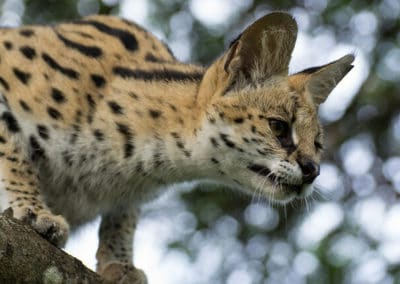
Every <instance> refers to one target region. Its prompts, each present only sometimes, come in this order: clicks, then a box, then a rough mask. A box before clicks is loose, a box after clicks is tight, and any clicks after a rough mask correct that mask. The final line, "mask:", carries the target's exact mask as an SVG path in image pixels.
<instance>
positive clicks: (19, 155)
mask: <svg viewBox="0 0 400 284" xmlns="http://www.w3.org/2000/svg"><path fill="white" fill-rule="evenodd" d="M0 33H1V37H0V38H1V42H0V89H1V102H0V116H1V119H0V173H1V182H2V183H1V187H0V192H1V196H2V202H3V207H4V208H7V207H11V208H12V210H13V213H14V216H15V217H16V218H18V219H22V220H25V221H27V222H29V223H30V224H31V225H32V226H33V228H35V229H36V231H37V232H39V233H40V234H42V235H43V236H44V237H45V238H47V239H48V240H49V241H50V242H52V243H54V244H55V245H57V246H59V247H62V246H63V245H64V244H65V241H66V240H67V236H68V232H69V230H70V228H75V227H77V226H79V225H81V224H83V223H85V222H88V221H90V220H92V219H93V218H95V217H96V216H98V215H101V217H102V221H101V227H100V233H99V237H100V245H99V248H98V251H97V260H98V265H97V271H98V272H99V273H100V274H101V275H102V276H103V277H104V278H105V279H108V280H111V281H114V282H120V283H146V282H147V281H146V277H145V275H144V273H143V272H142V271H141V270H139V269H136V268H135V267H134V265H133V264H132V242H133V234H134V230H135V226H136V223H137V217H138V213H139V210H140V207H141V205H142V204H143V203H145V202H146V201H148V200H150V199H152V198H154V197H156V196H158V195H160V194H161V193H162V192H163V189H164V188H165V186H166V185H169V184H172V183H179V182H182V181H187V180H203V179H208V180H213V181H215V182H218V183H221V184H224V185H227V186H229V187H231V188H233V189H239V190H242V191H244V192H248V193H250V194H252V193H254V192H257V193H258V194H261V195H262V196H264V197H266V198H268V199H270V200H273V201H275V202H281V203H285V202H289V201H291V200H293V199H294V198H302V197H304V196H306V195H307V194H309V193H310V192H311V191H312V183H313V181H314V179H315V178H316V177H317V176H318V174H319V162H320V157H321V152H322V145H323V139H322V128H321V125H320V123H319V121H318V118H317V110H318V106H319V105H320V104H321V103H322V102H324V100H325V99H326V98H327V96H328V95H329V93H330V92H331V91H332V89H333V88H334V87H335V86H336V85H337V84H338V83H339V82H340V80H341V79H342V78H343V77H344V76H345V75H346V74H347V73H348V72H349V71H350V70H351V68H352V65H351V63H352V62H353V60H354V57H353V56H352V55H346V56H344V57H342V58H340V59H339V60H337V61H334V62H331V63H329V64H327V65H324V66H320V67H313V68H309V69H306V70H304V71H302V72H299V73H296V74H293V75H288V65H289V61H290V57H291V53H292V50H293V47H294V45H295V41H296V35H297V24H296V22H295V20H294V19H293V17H292V16H290V15H288V14H286V13H282V12H276V13H272V14H269V15H266V16H264V17H262V18H260V19H259V20H257V21H255V22H254V23H253V24H251V25H250V26H249V27H247V28H246V29H245V30H244V31H243V33H242V34H241V35H240V36H239V37H238V38H237V39H236V40H235V41H234V42H233V43H232V44H231V46H230V47H229V48H228V49H227V50H226V52H225V53H223V55H222V56H221V57H219V58H218V59H217V60H215V61H214V62H213V63H212V64H211V65H210V66H208V67H207V68H203V67H200V66H196V65H190V64H184V63H181V62H179V61H177V59H175V57H174V56H173V55H172V53H171V52H170V50H169V49H168V47H167V46H166V45H165V44H163V43H162V42H161V41H159V40H158V39H156V38H155V37H154V36H153V35H151V34H150V33H149V32H147V31H146V30H144V29H142V28H141V27H139V26H138V25H136V24H134V23H131V22H128V21H126V20H123V19H119V18H116V17H111V16H90V17H87V18H83V19H81V20H78V21H74V22H69V23H62V24H58V25H55V26H23V27H20V28H16V29H1V30H0Z"/></svg>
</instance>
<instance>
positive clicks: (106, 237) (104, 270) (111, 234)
mask: <svg viewBox="0 0 400 284" xmlns="http://www.w3.org/2000/svg"><path fill="white" fill-rule="evenodd" d="M137 217H138V210H136V209H135V208H130V209H127V210H121V209H120V208H118V209H115V210H114V211H112V212H109V213H108V214H104V215H103V216H102V220H101V225H100V231H99V239H100V240H99V248H98V250H97V254H96V258H97V272H98V273H99V274H100V275H101V276H102V277H103V278H104V279H105V280H107V281H110V282H112V283H124V284H125V283H126V284H128V283H133V284H146V283H147V279H146V275H145V274H144V272H143V271H142V270H140V269H137V268H136V267H135V266H134V265H133V263H132V261H133V260H132V245H133V235H134V232H135V228H136V223H137Z"/></svg>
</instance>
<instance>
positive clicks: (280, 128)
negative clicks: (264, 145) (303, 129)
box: [269, 119, 289, 138]
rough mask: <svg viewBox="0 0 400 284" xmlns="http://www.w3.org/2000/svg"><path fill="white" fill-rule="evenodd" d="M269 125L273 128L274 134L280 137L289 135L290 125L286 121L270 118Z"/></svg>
mask: <svg viewBox="0 0 400 284" xmlns="http://www.w3.org/2000/svg"><path fill="white" fill-rule="evenodd" d="M269 127H270V128H271V130H272V132H273V133H274V135H275V136H276V137H278V138H280V137H286V136H288V133H289V125H288V124H287V123H286V122H285V121H282V120H279V119H270V120H269Z"/></svg>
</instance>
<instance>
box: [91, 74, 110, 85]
mask: <svg viewBox="0 0 400 284" xmlns="http://www.w3.org/2000/svg"><path fill="white" fill-rule="evenodd" d="M90 78H91V79H92V81H93V83H94V84H95V85H96V87H97V88H102V87H104V85H105V84H106V79H104V77H103V76H101V75H97V74H91V75H90Z"/></svg>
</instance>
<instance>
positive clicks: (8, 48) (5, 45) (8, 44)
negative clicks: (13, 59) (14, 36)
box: [3, 40, 13, 50]
mask: <svg viewBox="0 0 400 284" xmlns="http://www.w3.org/2000/svg"><path fill="white" fill-rule="evenodd" d="M3 45H4V47H5V48H6V49H7V50H11V49H13V44H12V42H10V41H8V40H6V41H5V42H3Z"/></svg>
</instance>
